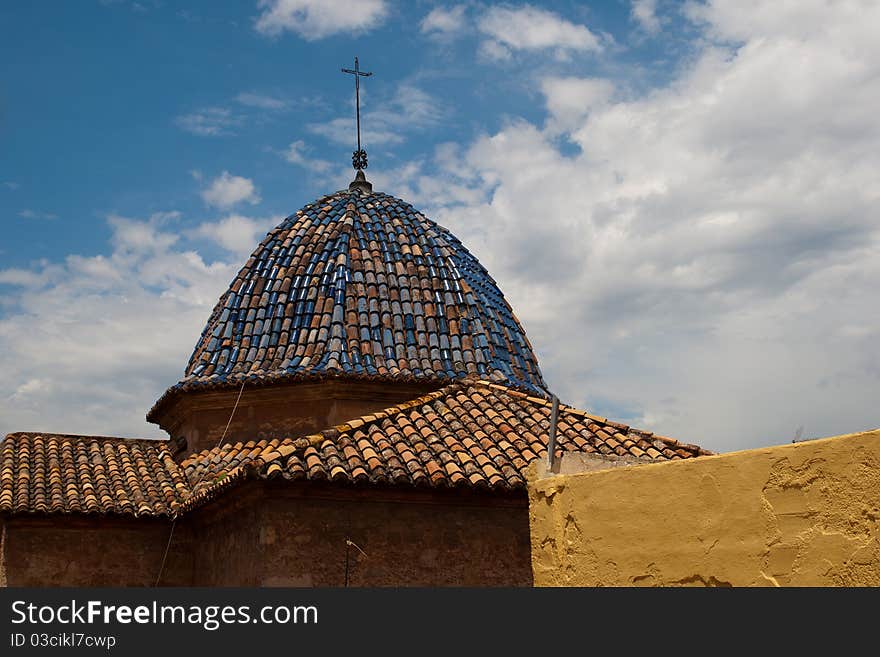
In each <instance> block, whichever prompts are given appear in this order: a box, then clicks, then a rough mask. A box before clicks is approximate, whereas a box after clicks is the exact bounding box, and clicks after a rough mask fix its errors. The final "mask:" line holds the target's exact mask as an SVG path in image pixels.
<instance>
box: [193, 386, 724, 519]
mask: <svg viewBox="0 0 880 657" xmlns="http://www.w3.org/2000/svg"><path fill="white" fill-rule="evenodd" d="M585 418H588V422H587V423H586V424H585V423H584V421H583V420H584V419H585ZM549 424H550V404H549V402H547V401H546V400H544V399H540V398H537V397H534V396H530V395H526V394H524V393H522V392H520V391H517V390H514V389H512V388H509V387H506V386H503V385H499V384H495V383H490V382H487V381H480V380H474V379H468V380H466V381H463V382H459V383H455V384H452V385H449V386H447V387H445V388H442V389H441V390H438V391H436V392H433V393H430V394H428V395H425V396H422V397H419V398H417V399H414V400H412V401H410V402H407V403H403V404H398V405H397V406H396V407H393V408H390V409H386V410H385V411H381V412H378V413H373V414H371V415H369V416H364V417H362V418H358V419H356V420H349V421H348V422H346V423H345V424H342V425H339V426H338V427H335V428H334V429H333V430H328V431H324V432H321V433H318V434H314V435H311V436H306V437H305V438H304V439H298V440H297V441H294V440H283V441H280V442H279V444H278V446H277V447H276V448H275V450H274V452H266V451H264V452H263V454H268V455H269V458H270V460H269V461H265V460H263V459H251V465H253V468H252V470H251V472H253V473H254V475H255V476H259V477H261V476H267V473H268V472H269V468H273V466H274V465H275V464H276V463H277V464H279V465H280V466H281V467H282V468H283V469H284V471H285V473H286V476H288V478H294V476H302V474H303V473H304V475H305V477H306V478H308V479H313V480H317V479H328V478H329V479H332V480H333V481H335V482H347V483H350V484H366V483H372V484H386V485H387V484H396V485H407V486H425V485H428V486H434V487H448V486H473V487H477V488H481V489H482V488H485V489H492V490H516V489H522V488H524V487H525V469H526V468H527V466H528V464H529V463H530V462H531V461H533V460H535V459H538V458H543V457H544V456H545V455H546V441H547V435H548V431H549ZM557 426H558V434H557V442H558V449H559V450H560V452H566V451H569V452H589V453H597V452H601V453H605V454H618V455H624V456H633V457H636V458H640V459H642V460H645V461H651V460H670V459H681V458H693V457H696V456H700V455H704V454H709V453H710V452H707V451H705V450H703V449H701V448H699V447H696V446H693V445H684V444H682V443H679V442H677V441H674V440H672V439H669V438H662V437H658V436H653V435H652V434H651V433H649V432H645V431H638V430H632V429H631V428H630V427H628V426H627V425H624V424H620V423H616V422H615V423H612V422H609V421H607V420H604V419H602V418H597V417H594V416H590V415H588V414H586V413H585V412H584V411H580V410H578V409H574V408H571V407H569V406H565V405H560V418H559V422H558V425H557ZM352 427H357V429H352ZM477 427H480V428H477ZM646 439H647V440H650V441H651V442H650V444H651V445H660V446H662V447H663V449H662V450H659V449H657V448H656V447H650V448H649V449H650V451H648V450H644V449H642V448H641V447H639V446H638V443H639V441H644V440H646ZM297 445H300V446H301V447H300V448H297ZM282 450H283V451H284V452H285V454H289V456H288V457H287V458H285V459H278V458H275V457H274V456H272V455H273V454H274V453H278V452H281V451H282ZM237 458H239V451H238V450H237V449H236V448H235V447H234V446H231V445H223V446H221V447H219V448H217V449H216V450H212V452H210V453H207V454H206V453H202V454H199V455H194V456H191V457H190V458H189V459H187V460H186V461H185V462H184V463H183V464H182V467H183V468H184V469H185V470H186V472H187V476H188V478H189V479H190V482H191V483H193V484H194V483H195V482H196V480H197V478H198V477H199V476H201V475H200V473H201V472H202V470H203V464H204V463H209V464H210V467H211V468H218V467H222V465H223V464H225V463H228V462H232V461H234V460H235V459H237ZM273 471H274V468H273ZM196 488H197V490H196V495H195V497H196V499H198V500H200V501H201V500H204V499H207V498H209V497H210V496H211V494H210V491H209V490H208V488H207V487H206V486H205V485H204V484H199V485H198V486H197V487H196ZM191 505H192V503H187V506H191Z"/></svg>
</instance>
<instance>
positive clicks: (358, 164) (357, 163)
mask: <svg viewBox="0 0 880 657" xmlns="http://www.w3.org/2000/svg"><path fill="white" fill-rule="evenodd" d="M351 166H353V167H354V168H355V169H358V170H361V169H366V168H367V151H365V150H364V149H363V148H361V149H359V150H356V151H354V152H352V154H351Z"/></svg>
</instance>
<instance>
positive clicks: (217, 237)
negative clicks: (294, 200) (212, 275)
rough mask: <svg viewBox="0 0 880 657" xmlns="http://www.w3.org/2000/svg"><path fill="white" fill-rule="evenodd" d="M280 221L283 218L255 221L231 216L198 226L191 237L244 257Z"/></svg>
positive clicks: (234, 215) (239, 216) (250, 218)
mask: <svg viewBox="0 0 880 657" xmlns="http://www.w3.org/2000/svg"><path fill="white" fill-rule="evenodd" d="M282 219H284V217H281V216H277V217H269V218H267V219H255V218H253V217H244V216H242V215H239V214H231V215H229V216H227V217H224V218H223V219H221V220H220V221H216V222H207V223H203V224H201V225H199V227H198V228H196V229H195V230H194V231H193V232H192V235H193V237H196V238H201V239H207V240H210V241H212V242H215V243H217V244H219V245H220V246H222V247H223V248H224V249H226V250H227V251H229V252H231V253H235V254H237V255H239V256H246V255H248V254H249V253H251V252H252V251H253V250H254V248H256V246H257V244H259V243H260V241H262V239H263V237H265V235H266V233H267V232H268V231H269V229H270V228H272V227H274V226H277V225H278V224H279V223H281V220H282Z"/></svg>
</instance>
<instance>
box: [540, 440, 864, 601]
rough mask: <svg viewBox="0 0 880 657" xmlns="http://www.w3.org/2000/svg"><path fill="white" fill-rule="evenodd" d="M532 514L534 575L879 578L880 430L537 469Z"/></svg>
mask: <svg viewBox="0 0 880 657" xmlns="http://www.w3.org/2000/svg"><path fill="white" fill-rule="evenodd" d="M533 475H535V476H537V471H536V470H533ZM529 514H530V520H531V536H532V569H533V571H534V579H535V585H536V586H645V585H648V586H650V585H653V586H678V585H698V586H699V585H722V586H724V585H733V586H774V585H778V586H786V585H788V586H862V585H866V586H880V430H874V431H869V432H864V433H858V434H850V435H846V436H836V437H833V438H825V439H821V440H811V441H805V442H801V443H795V444H788V445H781V446H778V447H769V448H764V449H754V450H748V451H743V452H733V453H729V454H721V455H718V456H707V457H701V458H698V459H694V460H687V461H672V462H667V463H657V464H646V465H636V466H631V467H626V468H616V469H610V470H602V471H599V472H587V473H583V474H574V475H555V476H549V477H543V478H539V479H535V478H533V479H532V481H531V483H530V486H529Z"/></svg>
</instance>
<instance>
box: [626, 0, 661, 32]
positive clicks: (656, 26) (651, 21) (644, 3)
mask: <svg viewBox="0 0 880 657" xmlns="http://www.w3.org/2000/svg"><path fill="white" fill-rule="evenodd" d="M631 12H632V17H633V20H635V21H636V23H638V24H639V27H641V28H642V29H643V30H644V31H645V32H647V33H648V34H656V33H657V32H659V31H660V19H659V18H658V17H657V0H632V9H631Z"/></svg>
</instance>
